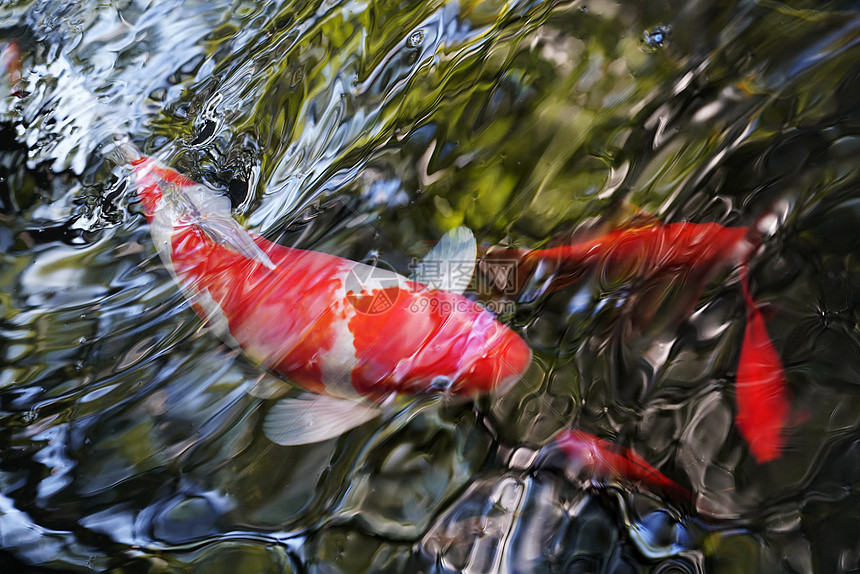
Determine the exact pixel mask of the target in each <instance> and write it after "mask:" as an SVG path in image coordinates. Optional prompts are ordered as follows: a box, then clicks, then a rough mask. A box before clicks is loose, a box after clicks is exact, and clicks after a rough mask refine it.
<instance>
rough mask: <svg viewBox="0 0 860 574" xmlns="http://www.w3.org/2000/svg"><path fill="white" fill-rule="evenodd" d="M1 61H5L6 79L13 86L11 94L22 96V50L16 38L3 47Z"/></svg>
mask: <svg viewBox="0 0 860 574" xmlns="http://www.w3.org/2000/svg"><path fill="white" fill-rule="evenodd" d="M0 61H2V62H3V67H4V68H5V69H6V79H7V81H8V82H9V86H10V87H11V95H13V96H15V97H21V50H20V49H19V48H18V42H17V41H16V40H14V39H13V40H9V43H8V44H6V48H4V49H3V54H2V55H0Z"/></svg>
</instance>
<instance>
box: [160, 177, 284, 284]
mask: <svg viewBox="0 0 860 574" xmlns="http://www.w3.org/2000/svg"><path fill="white" fill-rule="evenodd" d="M168 185H169V184H168ZM165 191H166V193H164V196H165V197H166V198H168V201H171V202H173V203H174V205H175V206H176V207H177V208H178V209H179V210H180V211H181V212H183V213H185V214H186V215H188V216H189V217H191V219H192V221H193V222H194V224H195V225H196V226H197V227H198V228H199V229H200V230H201V231H203V232H204V233H205V234H206V236H207V237H209V239H211V240H212V241H213V242H215V243H217V244H219V245H223V246H224V247H227V248H228V249H232V250H233V251H235V252H237V253H239V254H240V255H242V256H244V257H247V258H248V259H251V260H253V261H256V262H257V263H260V264H262V265H263V266H265V267H267V268H269V269H274V268H275V264H274V263H272V260H271V259H269V256H268V255H266V253H265V252H264V251H263V250H262V249H260V246H259V245H257V243H256V242H255V241H254V238H253V237H252V236H251V234H250V233H248V230H247V229H245V228H244V227H242V226H241V225H239V222H238V221H236V220H235V219H233V215H232V214H231V213H230V209H231V206H230V200H229V199H228V198H227V197H226V196H223V195H219V194H218V193H216V192H215V191H213V190H211V189H209V188H207V187H205V186H203V185H199V184H198V185H189V186H177V185H170V189H169V192H167V190H165Z"/></svg>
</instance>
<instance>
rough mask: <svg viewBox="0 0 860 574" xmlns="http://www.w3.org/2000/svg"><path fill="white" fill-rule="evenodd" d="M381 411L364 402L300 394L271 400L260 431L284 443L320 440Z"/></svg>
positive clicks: (375, 415)
mask: <svg viewBox="0 0 860 574" xmlns="http://www.w3.org/2000/svg"><path fill="white" fill-rule="evenodd" d="M381 412H382V411H381V410H380V409H379V407H377V406H376V405H373V404H370V403H367V402H364V401H355V400H350V399H342V398H338V397H332V396H329V395H316V394H313V393H303V394H301V395H299V396H298V397H285V398H283V399H281V400H279V401H278V402H277V403H275V406H273V407H272V408H271V409H270V410H269V412H268V414H266V418H265V420H264V421H263V433H265V435H266V436H267V437H268V438H269V440H271V441H272V442H274V443H276V444H280V445H284V446H292V445H299V444H310V443H315V442H322V441H324V440H328V439H332V438H335V437H338V436H340V435H342V434H343V433H345V432H346V431H348V430H350V429H353V428H355V427H357V426H359V425H362V424H364V423H366V422H368V421H370V420H372V419H374V418H376V417H377V416H379V415H380V413H381Z"/></svg>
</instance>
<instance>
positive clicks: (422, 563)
mask: <svg viewBox="0 0 860 574" xmlns="http://www.w3.org/2000/svg"><path fill="white" fill-rule="evenodd" d="M12 39H15V41H16V42H17V44H18V47H19V49H20V53H21V68H22V80H21V84H20V85H19V88H20V92H21V94H20V95H21V96H22V97H20V98H19V97H13V96H7V97H5V98H4V99H3V103H2V133H0V136H2V141H0V146H2V151H0V176H2V182H0V246H2V250H1V251H2V255H0V257H2V261H3V264H2V267H0V283H2V292H0V313H1V315H0V361H2V370H0V547H2V553H0V570H2V571H3V572H7V571H8V572H15V571H26V568H31V569H32V571H39V572H42V571H62V572H66V571H71V572H87V571H106V570H110V571H116V572H458V571H468V572H625V573H626V572H660V573H663V574H668V573H670V572H671V573H675V572H715V573H735V572H768V573H770V572H821V573H832V572H846V573H847V572H857V571H860V543H858V538H857V532H858V529H860V491H858V486H857V484H856V483H857V481H858V479H860V441H858V438H860V433H858V425H860V393H858V390H860V386H858V385H860V334H858V310H857V307H856V302H855V297H856V296H857V293H858V290H856V289H855V287H860V256H858V254H860V234H858V231H857V230H858V229H860V163H858V156H860V107H858V106H857V94H858V93H860V46H858V44H860V12H858V11H857V9H856V5H855V4H854V3H851V2H830V3H821V2H792V3H790V4H786V3H781V2H776V1H770V0H762V1H759V2H704V1H703V2H698V1H693V2H689V1H684V2H674V1H670V2H627V1H625V2H608V1H591V2H567V3H556V2H495V1H485V2H477V1H475V2H469V1H468V0H466V1H464V2H462V3H457V2H448V3H443V2H414V3H407V2H402V3H396V2H360V1H350V2H332V1H324V2H280V3H278V2H266V3H260V2H241V1H235V2H220V3H219V2H197V1H187V2H153V3H147V2H110V3H107V2H95V1H91V2H81V3H78V2H50V1H41V2H40V1H32V2H23V1H22V2H4V3H2V7H0V41H2V42H3V43H4V44H5V43H8V42H9V41H10V40H12ZM8 83H9V82H8V80H7V81H6V85H5V86H4V88H3V89H4V94H7V93H9V91H10V90H11V88H10V86H9V85H8ZM114 133H127V134H129V135H130V136H131V138H132V139H133V141H135V142H136V143H137V144H138V145H139V146H140V147H141V148H143V149H144V150H146V151H147V152H148V153H152V154H157V155H158V157H160V158H162V159H163V161H165V162H166V163H168V164H170V165H171V166H173V167H174V168H175V169H177V170H178V171H180V172H182V173H184V174H186V175H188V176H189V177H192V178H194V179H196V180H198V181H201V182H205V183H207V184H209V185H211V186H214V187H216V188H218V189H224V190H227V191H228V192H229V195H230V197H231V199H232V200H233V203H234V206H235V214H236V215H237V217H238V218H239V219H240V220H241V221H242V223H243V224H245V225H246V226H248V227H250V228H252V229H254V230H256V231H258V232H260V233H262V234H264V235H266V236H267V237H269V238H272V239H274V240H277V241H279V242H280V243H282V244H285V245H296V246H300V247H303V248H309V249H315V250H320V251H325V252H328V253H334V254H337V255H340V256H343V257H348V258H351V259H355V260H367V259H369V258H373V257H379V258H381V259H382V260H383V261H385V262H387V263H388V264H389V265H391V266H393V267H394V268H396V269H398V270H399V271H401V272H406V271H407V269H406V265H407V262H408V261H409V258H410V257H412V256H415V255H420V253H421V252H422V250H425V249H426V247H425V246H426V242H427V241H431V240H434V239H436V238H438V237H439V236H440V235H441V234H442V233H443V232H444V231H445V230H447V229H450V228H452V227H455V226H457V225H461V224H463V225H466V226H468V227H469V228H471V229H472V230H474V232H475V234H476V236H477V237H478V240H479V242H480V243H482V244H484V245H499V244H506V245H507V244H512V245H517V246H521V247H539V246H543V245H547V244H552V243H553V241H557V240H558V238H560V237H563V236H564V235H565V234H569V233H570V232H571V231H573V230H574V229H576V228H578V227H579V226H581V225H583V224H585V223H587V222H590V221H593V220H595V218H598V217H600V216H602V215H606V214H607V213H609V212H611V211H612V210H613V209H616V208H617V206H618V205H619V202H620V201H622V200H625V201H628V202H630V203H632V204H634V205H636V206H639V207H641V208H642V209H644V210H647V211H649V212H651V213H653V214H655V215H656V216H658V217H659V218H661V219H662V220H665V221H682V220H689V221H694V222H703V221H716V222H719V223H722V224H724V225H751V224H754V223H755V222H762V221H763V222H765V223H766V224H767V225H766V227H767V229H766V231H767V232H766V234H765V239H764V244H763V247H762V249H761V250H760V251H759V252H758V253H757V255H756V257H755V258H754V260H753V262H752V269H751V275H752V288H753V291H754V296H755V298H756V301H757V302H758V303H759V304H760V305H761V306H762V308H763V309H764V311H765V314H766V315H767V318H768V331H769V333H770V335H771V337H772V338H773V340H774V342H775V346H776V348H777V351H778V352H779V354H780V356H781V358H782V361H783V363H784V364H785V367H786V373H787V378H788V386H789V389H790V393H791V397H792V408H793V410H794V412H795V413H796V415H795V417H794V419H793V421H792V425H791V428H790V430H789V432H788V435H787V444H786V447H785V449H784V452H783V454H782V456H781V457H780V458H778V459H776V460H774V461H772V462H768V463H764V464H758V463H757V462H756V460H755V459H754V458H753V457H752V456H751V454H750V452H749V449H748V447H747V445H746V444H745V442H744V441H743V440H742V439H741V437H740V435H739V433H738V430H737V428H736V426H735V424H734V420H733V419H734V409H735V402H734V386H733V383H734V376H735V370H736V366H737V358H738V353H739V345H740V340H741V336H742V334H743V330H744V308H743V303H742V299H741V296H740V293H739V290H738V288H737V278H736V277H733V276H731V275H728V274H726V275H723V276H722V277H720V278H717V279H715V280H714V281H712V282H711V283H709V284H708V287H707V289H706V290H705V292H704V294H703V295H702V296H701V298H700V299H699V300H698V302H697V305H696V308H695V310H694V312H693V313H692V314H691V315H690V316H688V317H682V318H681V319H679V320H677V321H673V320H667V321H664V322H662V323H661V322H659V321H658V322H656V323H657V324H655V325H653V326H648V328H647V329H645V330H644V331H643V333H642V334H640V335H639V336H637V337H635V338H633V339H630V338H629V337H625V336H623V335H622V334H621V333H622V332H623V331H624V329H623V328H621V327H623V326H624V325H627V324H629V323H630V321H632V319H631V317H630V309H629V305H627V306H626V305H625V304H624V303H625V302H626V301H628V299H630V297H631V296H632V294H633V293H635V292H636V289H637V288H638V287H639V286H637V285H636V284H635V283H632V284H631V283H629V282H628V283H627V284H621V285H618V284H606V283H605V282H602V281H601V280H600V277H599V276H594V277H590V278H586V279H584V280H583V281H581V282H579V283H577V284H574V285H572V286H570V287H567V288H565V289H562V290H558V291H555V292H552V293H541V292H540V291H539V290H537V291H535V290H532V291H531V292H530V293H531V294H530V295H528V296H522V297H520V298H519V299H516V300H515V302H514V303H515V307H514V311H513V312H512V313H506V314H503V316H502V319H503V320H504V321H505V322H507V323H508V324H509V325H511V326H512V327H513V328H514V329H516V330H517V331H518V332H519V333H520V334H521V335H522V336H523V337H524V338H525V339H526V340H527V341H528V343H529V345H530V347H531V348H532V349H533V352H534V356H535V358H534V365H533V366H532V368H531V369H530V370H529V371H528V373H527V375H526V377H525V380H524V381H523V382H522V383H521V384H520V385H518V386H517V387H516V388H515V389H514V390H513V391H511V392H510V393H508V394H507V395H505V396H503V397H485V398H482V399H480V400H479V401H477V403H476V405H475V406H474V408H473V407H472V406H471V405H468V404H467V405H462V404H446V403H444V402H440V401H426V400H423V401H422V400H417V401H412V402H406V403H404V404H405V406H403V407H402V408H401V409H400V410H399V411H398V412H397V413H396V414H394V415H393V416H391V417H389V418H387V419H385V420H383V421H377V422H375V423H373V424H370V425H365V426H363V427H361V428H360V429H358V430H355V431H353V432H350V433H348V434H346V435H345V436H344V437H342V438H340V439H338V440H332V441H328V442H324V443H320V444H315V445H308V446H302V447H281V446H276V445H273V444H272V443H270V442H269V441H268V440H267V439H266V438H265V436H264V435H263V434H262V432H261V422H262V416H263V415H264V413H265V411H266V409H267V408H269V404H270V402H271V401H266V400H265V399H262V398H260V397H259V395H260V394H261V393H260V391H259V388H258V387H257V380H258V379H259V378H260V377H261V373H260V370H259V368H258V367H256V366H255V365H253V364H251V363H250V362H249V361H247V360H246V359H244V358H243V357H242V356H240V355H239V354H238V353H236V352H235V351H233V350H231V349H230V348H228V347H226V346H225V345H223V344H222V343H220V342H219V340H218V339H217V338H216V337H215V336H214V335H213V334H211V333H210V332H208V331H207V330H206V329H205V327H203V326H202V325H201V323H200V321H199V319H197V317H196V315H195V314H194V313H193V311H191V309H190V308H189V307H188V306H187V304H186V303H185V302H184V300H183V297H182V295H181V293H180V292H179V290H178V289H177V287H176V285H175V284H174V282H173V280H172V279H171V277H170V276H169V274H168V273H167V272H166V270H165V269H164V268H163V267H162V266H161V264H160V263H159V262H158V259H157V257H156V256H155V254H154V250H153V247H152V242H151V240H150V238H149V234H148V228H147V226H146V225H145V221H144V219H143V217H142V215H141V209H140V206H139V204H138V203H137V201H136V200H135V199H134V192H133V189H132V186H130V184H129V180H128V177H129V171H128V168H127V167H125V166H123V165H122V164H121V163H120V162H118V161H117V159H116V157H114V156H112V155H111V153H110V147H111V146H110V144H111V140H112V136H113V134H114ZM254 388H256V389H257V390H253V389H254ZM249 390H252V391H253V392H251V393H249ZM567 426H572V427H575V428H581V429H584V430H586V431H588V432H591V433H594V434H597V435H599V436H601V437H605V438H608V439H610V440H613V441H615V442H618V443H621V444H623V445H625V446H627V447H630V448H633V449H635V450H636V451H637V452H639V453H640V454H642V455H643V456H644V457H645V458H646V459H647V460H648V461H649V462H650V463H651V464H653V465H654V466H656V467H657V468H659V469H660V470H661V472H663V473H665V474H666V475H667V476H669V477H671V478H672V479H673V480H675V481H676V482H678V483H680V484H682V485H684V486H685V487H688V488H689V489H690V490H691V491H692V492H693V494H694V500H692V501H676V500H668V499H664V498H663V497H662V496H661V493H659V492H651V491H649V490H648V489H635V488H631V487H630V485H629V484H625V483H624V481H613V480H609V481H597V480H592V479H591V478H590V477H589V476H587V475H584V474H582V473H579V474H578V473H576V472H575V471H572V470H571V469H566V468H565V467H564V465H563V464H558V463H557V462H556V463H553V464H543V463H541V462H540V461H541V460H544V458H545V457H542V456H539V455H538V454H536V453H538V452H539V451H540V449H541V447H542V446H543V445H546V444H547V443H548V441H549V440H550V439H551V437H552V436H553V435H555V433H557V432H558V431H559V430H561V429H563V428H565V427H567ZM541 452H542V451H541Z"/></svg>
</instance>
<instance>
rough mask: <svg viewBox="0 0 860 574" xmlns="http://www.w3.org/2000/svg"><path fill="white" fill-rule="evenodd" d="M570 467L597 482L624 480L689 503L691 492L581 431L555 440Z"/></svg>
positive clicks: (625, 450)
mask: <svg viewBox="0 0 860 574" xmlns="http://www.w3.org/2000/svg"><path fill="white" fill-rule="evenodd" d="M555 447H556V448H558V449H560V450H561V451H562V452H563V453H564V454H565V456H566V457H567V459H568V460H569V461H570V462H571V464H573V465H575V466H578V467H579V470H580V472H581V473H583V474H586V475H588V476H589V477H591V478H594V479H597V480H607V479H613V480H618V479H620V480H623V481H627V482H631V483H634V484H642V485H644V486H645V487H647V488H648V489H649V490H652V491H654V492H658V493H664V494H668V495H670V496H671V497H672V498H674V499H675V500H678V501H689V500H691V498H692V495H691V494H690V491H689V490H687V489H686V488H684V487H683V486H680V485H679V484H677V483H676V482H674V481H673V480H671V479H670V478H668V477H667V476H665V475H664V474H662V473H661V472H660V471H659V470H657V469H656V468H654V467H653V466H651V465H650V464H649V463H648V462H647V461H646V460H645V459H644V458H642V457H641V456H640V455H639V454H637V453H636V452H634V451H632V450H630V449H628V448H624V447H623V446H620V445H617V444H614V443H611V442H609V441H607V440H604V439H601V438H598V437H596V436H594V435H592V434H589V433H587V432H583V431H581V430H565V431H562V432H561V433H559V434H558V436H556V438H555Z"/></svg>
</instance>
